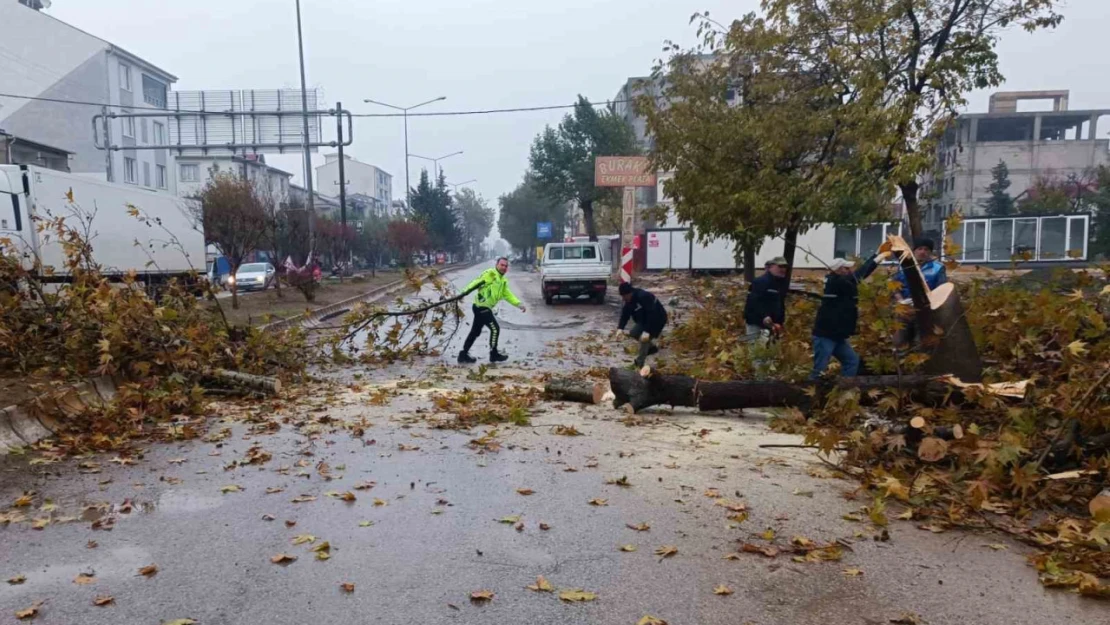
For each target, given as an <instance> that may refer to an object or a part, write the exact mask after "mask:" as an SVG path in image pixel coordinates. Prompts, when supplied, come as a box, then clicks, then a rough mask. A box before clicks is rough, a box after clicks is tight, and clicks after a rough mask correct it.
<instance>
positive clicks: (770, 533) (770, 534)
mask: <svg viewBox="0 0 1110 625" xmlns="http://www.w3.org/2000/svg"><path fill="white" fill-rule="evenodd" d="M759 537H760V538H762V539H763V540H774V539H775V530H773V529H771V528H769V527H768V528H767V530H766V531H765V532H763V533H762V534H760V535H759Z"/></svg>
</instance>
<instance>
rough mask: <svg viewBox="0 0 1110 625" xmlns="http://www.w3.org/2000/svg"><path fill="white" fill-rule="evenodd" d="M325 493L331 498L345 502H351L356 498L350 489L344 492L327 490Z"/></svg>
mask: <svg viewBox="0 0 1110 625" xmlns="http://www.w3.org/2000/svg"><path fill="white" fill-rule="evenodd" d="M325 494H326V495H327V496H328V497H331V498H332V499H338V500H340V501H346V502H347V503H351V502H353V501H355V500H356V499H357V498H356V497H355V494H354V493H352V492H351V491H346V492H343V493H341V492H338V491H334V490H329V491H328V492H327V493H325Z"/></svg>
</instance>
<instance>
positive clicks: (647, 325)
mask: <svg viewBox="0 0 1110 625" xmlns="http://www.w3.org/2000/svg"><path fill="white" fill-rule="evenodd" d="M619 291H620V294H621V299H622V300H624V308H623V309H622V310H621V321H620V324H619V325H618V326H617V329H618V330H624V326H625V325H627V324H628V320H629V319H631V320H632V322H633V325H632V329H631V330H628V331H627V334H628V335H629V336H631V337H632V338H635V339H639V341H640V353H639V355H637V356H636V366H637V367H642V366H644V363H645V362H646V361H647V357H648V356H649V355H651V354H654V353H655V352H657V351H659V348H658V347H656V346H655V344H654V343H652V341H653V340H654V339H657V338H659V335H660V334H662V333H663V326H665V325H667V310H666V309H665V308H663V304H662V303H661V302H660V301H659V299H658V298H656V297H655V296H654V295H652V294H651V293H650V292H648V291H645V290H644V289H637V288H635V287H633V286H632V285H631V284H630V283H628V282H622V283H621V286H620V289H619Z"/></svg>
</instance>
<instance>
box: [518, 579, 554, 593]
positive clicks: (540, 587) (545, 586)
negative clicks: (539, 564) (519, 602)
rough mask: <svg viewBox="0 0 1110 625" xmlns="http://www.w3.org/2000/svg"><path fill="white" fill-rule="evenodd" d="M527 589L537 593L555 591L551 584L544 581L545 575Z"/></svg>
mask: <svg viewBox="0 0 1110 625" xmlns="http://www.w3.org/2000/svg"><path fill="white" fill-rule="evenodd" d="M525 588H527V589H528V590H534V591H536V592H551V591H553V590H555V588H554V587H553V586H552V585H551V582H549V581H547V580H546V579H544V576H543V575H540V576H537V577H536V583H535V584H532V585H531V586H525Z"/></svg>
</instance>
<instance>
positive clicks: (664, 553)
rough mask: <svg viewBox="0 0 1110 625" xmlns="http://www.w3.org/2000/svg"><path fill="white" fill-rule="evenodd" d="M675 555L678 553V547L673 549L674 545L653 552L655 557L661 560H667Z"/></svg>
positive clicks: (664, 546)
mask: <svg viewBox="0 0 1110 625" xmlns="http://www.w3.org/2000/svg"><path fill="white" fill-rule="evenodd" d="M676 553H678V547H675V546H674V545H663V546H662V547H660V548H658V549H656V550H655V555H657V556H660V557H663V558H669V557H671V556H673V555H674V554H676Z"/></svg>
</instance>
